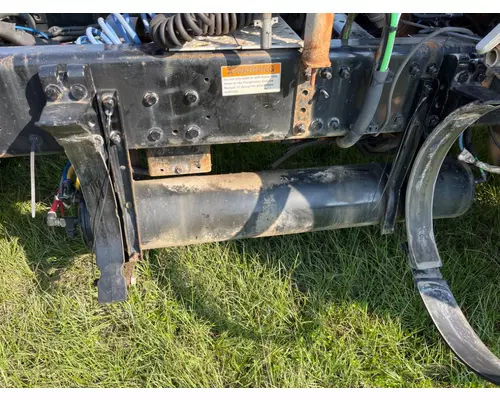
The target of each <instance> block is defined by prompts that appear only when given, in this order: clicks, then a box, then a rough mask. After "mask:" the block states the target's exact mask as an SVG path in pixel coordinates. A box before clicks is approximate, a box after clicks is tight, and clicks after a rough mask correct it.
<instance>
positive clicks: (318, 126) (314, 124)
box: [309, 119, 323, 132]
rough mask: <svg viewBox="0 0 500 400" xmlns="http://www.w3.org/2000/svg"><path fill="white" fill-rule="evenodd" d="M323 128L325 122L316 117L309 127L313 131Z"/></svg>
mask: <svg viewBox="0 0 500 400" xmlns="http://www.w3.org/2000/svg"><path fill="white" fill-rule="evenodd" d="M322 128H323V122H322V121H321V120H320V119H316V120H314V121H312V122H311V125H310V126H309V129H310V130H311V131H313V132H316V131H320V130H321V129H322Z"/></svg>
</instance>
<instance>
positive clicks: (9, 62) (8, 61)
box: [0, 54, 14, 69]
mask: <svg viewBox="0 0 500 400" xmlns="http://www.w3.org/2000/svg"><path fill="white" fill-rule="evenodd" d="M0 67H4V68H7V69H12V68H14V55H13V54H12V55H9V56H5V57H3V58H1V59H0Z"/></svg>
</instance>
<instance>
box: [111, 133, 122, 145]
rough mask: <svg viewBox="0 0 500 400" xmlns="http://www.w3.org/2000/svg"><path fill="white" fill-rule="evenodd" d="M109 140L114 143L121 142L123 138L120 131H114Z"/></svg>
mask: <svg viewBox="0 0 500 400" xmlns="http://www.w3.org/2000/svg"><path fill="white" fill-rule="evenodd" d="M109 140H111V142H112V143H114V144H120V142H121V141H122V138H121V136H120V132H118V131H113V132H111V133H110V134H109Z"/></svg>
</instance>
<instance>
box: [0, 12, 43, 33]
mask: <svg viewBox="0 0 500 400" xmlns="http://www.w3.org/2000/svg"><path fill="white" fill-rule="evenodd" d="M7 17H17V18H20V19H22V20H24V21H26V23H27V24H28V26H29V27H30V28H31V29H36V22H35V19H34V18H33V17H32V16H31V14H28V13H0V19H2V18H7Z"/></svg>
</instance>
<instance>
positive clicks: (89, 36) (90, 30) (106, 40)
mask: <svg viewBox="0 0 500 400" xmlns="http://www.w3.org/2000/svg"><path fill="white" fill-rule="evenodd" d="M85 33H86V34H87V39H88V40H89V41H90V43H92V44H101V43H102V42H101V41H98V40H97V39H96V38H95V37H94V35H95V36H97V37H99V38H100V39H102V41H103V42H104V43H106V44H113V42H112V41H111V39H110V38H108V36H107V35H106V34H105V33H103V32H101V31H100V30H99V29H97V28H93V27H91V26H89V27H88V28H87V30H86V31H85Z"/></svg>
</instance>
